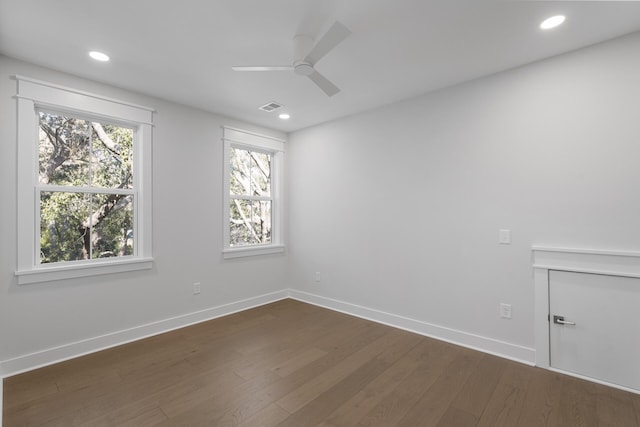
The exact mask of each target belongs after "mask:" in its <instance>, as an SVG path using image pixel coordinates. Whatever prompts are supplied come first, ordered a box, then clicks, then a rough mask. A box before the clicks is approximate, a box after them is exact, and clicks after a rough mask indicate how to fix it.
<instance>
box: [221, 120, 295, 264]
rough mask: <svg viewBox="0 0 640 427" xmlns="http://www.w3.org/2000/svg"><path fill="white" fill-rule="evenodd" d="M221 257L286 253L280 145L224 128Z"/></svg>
mask: <svg viewBox="0 0 640 427" xmlns="http://www.w3.org/2000/svg"><path fill="white" fill-rule="evenodd" d="M223 133H224V136H223V142H224V159H225V160H224V161H225V165H224V171H225V179H224V183H225V184H224V193H223V194H224V201H223V207H224V233H223V235H224V239H225V241H224V250H223V254H224V257H225V258H234V257H239V256H249V255H261V254H268V253H275V252H282V251H284V244H283V241H282V194H281V192H282V190H281V176H282V165H283V160H284V159H283V157H284V141H282V140H280V139H276V138H272V137H267V136H263V135H258V134H255V133H252V132H248V131H243V130H240V129H235V128H229V127H224V128H223Z"/></svg>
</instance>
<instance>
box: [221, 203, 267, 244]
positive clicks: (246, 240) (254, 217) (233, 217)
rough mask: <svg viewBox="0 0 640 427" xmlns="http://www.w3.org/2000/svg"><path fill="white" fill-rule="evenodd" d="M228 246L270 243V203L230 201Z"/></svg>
mask: <svg viewBox="0 0 640 427" xmlns="http://www.w3.org/2000/svg"><path fill="white" fill-rule="evenodd" d="M229 209H230V221H231V224H230V242H229V244H230V246H242V245H256V244H267V243H271V202H270V201H250V200H238V199H236V200H231V203H230V207H229Z"/></svg>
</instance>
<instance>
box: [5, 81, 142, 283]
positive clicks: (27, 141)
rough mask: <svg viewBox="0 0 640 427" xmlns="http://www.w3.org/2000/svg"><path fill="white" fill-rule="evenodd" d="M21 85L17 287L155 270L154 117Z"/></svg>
mask: <svg viewBox="0 0 640 427" xmlns="http://www.w3.org/2000/svg"><path fill="white" fill-rule="evenodd" d="M16 79H17V81H18V94H17V99H18V268H17V271H16V275H17V276H18V283H20V284H25V283H34V282H43V281H49V280H60V279H69V278H74V277H83V276H91V275H98V274H108V273H117V272H123V271H131V270H139V269H147V268H151V263H152V259H151V127H152V118H153V110H152V109H150V108H147V107H142V106H137V105H133V104H130V103H126V102H122V101H118V100H114V99H110V98H105V97H102V96H99V95H95V94H89V93H86V92H81V91H77V90H74V89H70V88H65V87H62V86H58V85H54V84H51V83H46V82H41V81H38V80H33V79H28V78H25V77H20V76H17V77H16Z"/></svg>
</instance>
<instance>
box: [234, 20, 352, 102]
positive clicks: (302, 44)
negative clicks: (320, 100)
mask: <svg viewBox="0 0 640 427" xmlns="http://www.w3.org/2000/svg"><path fill="white" fill-rule="evenodd" d="M349 34H351V31H349V29H348V28H347V27H345V26H344V25H343V24H341V23H340V22H338V21H336V22H335V23H334V24H333V25H332V26H331V28H329V30H328V31H327V32H326V33H325V34H324V35H323V36H322V37H321V38H320V40H318V42H317V43H316V44H315V45H314V44H313V38H312V37H311V36H307V35H297V36H295V37H294V38H293V63H292V64H291V65H277V66H249V67H244V66H235V67H231V68H232V69H233V70H235V71H288V70H293V72H294V73H296V74H297V75H299V76H307V77H308V78H309V79H310V80H311V81H312V82H314V83H315V84H316V86H318V87H319V88H320V89H322V91H323V92H324V93H326V94H327V96H333V95H335V94H336V93H338V92H340V89H339V88H338V87H337V86H336V85H334V84H333V83H331V82H330V81H329V80H328V79H327V78H326V77H324V76H323V75H322V74H320V73H319V72H317V71H316V69H315V68H314V65H315V64H316V63H317V62H318V61H320V60H321V59H322V58H324V56H325V55H326V54H328V53H329V52H331V50H333V48H335V47H336V46H337V45H338V44H340V42H342V41H343V40H344V39H345V38H347V36H348V35H349Z"/></svg>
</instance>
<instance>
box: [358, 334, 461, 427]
mask: <svg viewBox="0 0 640 427" xmlns="http://www.w3.org/2000/svg"><path fill="white" fill-rule="evenodd" d="M425 340H426V342H427V347H426V349H425V351H424V352H423V353H422V355H421V356H422V358H421V360H420V363H419V365H418V367H417V368H416V369H415V370H414V371H412V372H411V374H410V375H409V376H408V377H407V378H406V379H405V380H403V381H401V382H400V384H398V386H397V387H396V388H395V389H394V390H393V391H392V392H391V393H390V394H389V395H388V396H387V397H386V398H385V399H384V400H382V401H381V402H380V403H378V404H377V405H375V406H374V407H373V408H372V409H371V410H370V411H369V412H367V414H366V415H365V416H364V417H362V419H361V420H360V421H359V422H358V425H359V426H369V427H371V426H394V425H397V424H398V422H399V421H400V420H401V419H402V418H403V417H404V416H405V414H406V413H407V412H408V411H409V410H410V409H411V408H413V407H414V405H415V404H416V402H417V401H418V400H419V398H420V397H421V396H422V394H423V393H424V392H425V391H426V390H427V389H428V388H429V387H431V385H432V384H433V383H434V382H435V381H436V380H437V379H438V377H439V376H440V375H441V373H442V370H443V369H444V368H445V367H446V366H447V365H449V364H450V363H451V362H452V361H453V359H454V358H455V357H456V347H454V346H452V345H449V344H446V343H441V342H438V341H435V340H431V339H428V338H425Z"/></svg>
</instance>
